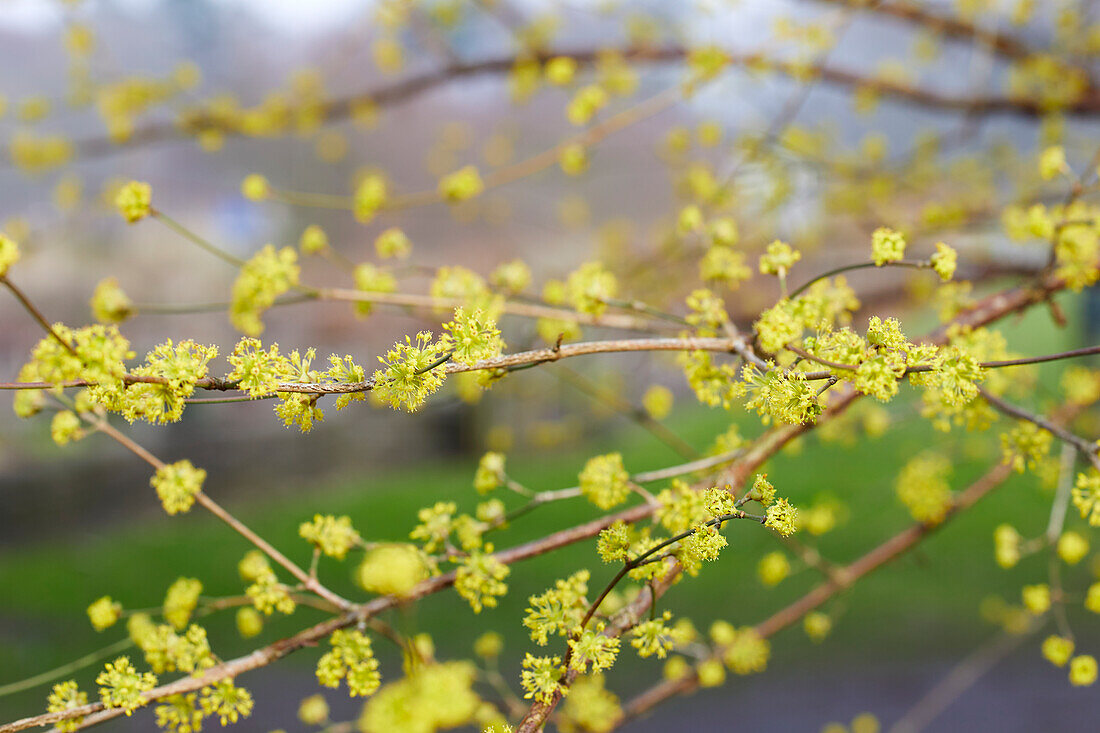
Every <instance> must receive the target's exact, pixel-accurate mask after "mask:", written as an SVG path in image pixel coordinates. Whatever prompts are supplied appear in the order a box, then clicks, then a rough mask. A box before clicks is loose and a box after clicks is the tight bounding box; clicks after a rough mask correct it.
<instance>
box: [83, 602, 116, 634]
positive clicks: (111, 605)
mask: <svg viewBox="0 0 1100 733" xmlns="http://www.w3.org/2000/svg"><path fill="white" fill-rule="evenodd" d="M120 618H122V604H121V603H118V602H117V601H112V600H111V597H110V596H103V597H102V598H99V599H98V600H96V601H95V602H94V603H93V604H92V605H90V606H88V619H89V620H90V621H91V622H92V627H93V628H94V629H95V630H96V631H103V630H104V629H107V628H110V627H111V626H114V625H115V622H117V621H118V620H119V619H120Z"/></svg>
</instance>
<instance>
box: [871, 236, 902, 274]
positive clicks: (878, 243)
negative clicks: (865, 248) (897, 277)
mask: <svg viewBox="0 0 1100 733" xmlns="http://www.w3.org/2000/svg"><path fill="white" fill-rule="evenodd" d="M904 256H905V237H904V236H903V235H902V234H901V233H900V232H897V231H894V230H893V229H890V228H888V227H879V228H878V229H876V230H875V231H873V232H872V233H871V259H872V260H874V262H875V265H876V266H878V267H882V266H883V265H885V264H887V263H889V262H897V261H898V260H900V259H901V258H903V257H904Z"/></svg>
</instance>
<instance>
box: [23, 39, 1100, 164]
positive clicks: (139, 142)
mask: <svg viewBox="0 0 1100 733" xmlns="http://www.w3.org/2000/svg"><path fill="white" fill-rule="evenodd" d="M688 50H689V49H687V48H684V47H681V46H668V47H664V48H657V49H654V48H650V47H637V48H635V47H628V48H625V49H621V51H620V53H621V54H622V55H623V56H624V57H625V58H627V59H628V60H630V61H632V62H635V63H670V62H679V61H682V60H683V59H684V58H685V57H686V56H687V53H688ZM599 54H600V51H599V50H594V49H567V48H562V49H553V50H549V51H544V52H540V53H537V54H534V55H533V56H532V58H535V59H536V60H538V61H540V62H545V61H547V60H549V59H550V58H553V57H556V56H569V57H571V58H573V59H574V60H576V61H577V63H578V64H581V65H591V64H593V63H595V61H596V59H597V57H598V55H599ZM516 60H517V57H515V56H512V55H506V56H498V57H493V58H488V59H482V60H480V61H472V62H463V63H456V64H451V65H448V66H445V67H443V68H440V69H438V70H435V71H429V72H425V73H422V74H418V75H416V76H411V77H408V78H406V79H402V80H401V81H398V82H394V83H390V84H387V85H383V86H380V87H378V88H375V89H372V90H369V91H365V92H361V93H357V94H352V95H348V96H345V97H338V98H334V99H330V100H327V101H324V102H321V103H318V104H317V105H316V109H317V114H318V115H319V116H320V117H321V118H322V119H324V120H325V121H327V122H329V123H331V122H338V121H341V120H343V119H347V118H348V117H350V116H352V114H353V113H354V111H355V110H356V109H357V108H358V107H359V106H360V105H362V104H363V103H366V102H370V103H373V104H374V105H376V106H378V107H391V106H396V105H398V104H400V103H403V102H406V101H409V100H411V99H414V98H415V97H417V96H419V95H420V94H423V93H426V92H428V91H431V90H433V89H436V88H438V87H440V86H443V85H446V84H449V83H451V82H454V81H458V80H462V79H468V78H472V77H476V76H485V75H494V74H504V73H507V72H509V71H510V70H511V69H512V68H513V67H514V66H515V64H516ZM731 63H733V64H734V65H736V66H742V67H750V68H755V69H761V68H765V69H771V70H773V71H775V72H778V73H782V74H786V75H792V76H798V77H799V78H802V79H805V78H807V77H808V76H809V77H814V76H816V77H818V78H820V79H821V80H822V81H825V82H828V83H831V84H836V85H839V86H843V87H849V88H862V89H868V90H872V91H876V92H878V93H880V94H882V95H885V96H888V97H892V98H895V99H897V100H899V101H904V102H909V103H912V104H916V105H919V106H924V107H930V108H934V109H942V110H948V111H957V112H966V113H968V114H1016V115H1024V116H1030V117H1035V116H1040V115H1042V114H1044V113H1045V112H1047V111H1049V110H1046V109H1045V108H1044V107H1043V105H1042V104H1041V103H1040V102H1039V101H1037V100H1032V99H1026V98H1014V97H1007V96H986V97H968V96H951V95H946V94H941V93H939V92H936V91H933V90H930V89H926V88H923V87H919V86H913V85H909V84H902V83H899V82H893V81H887V80H883V79H876V78H874V77H870V76H866V75H864V74H862V73H859V72H855V71H849V70H845V69H841V68H837V67H834V66H828V65H816V66H815V65H811V66H809V67H807V66H805V65H802V64H798V63H795V62H789V61H783V60H776V59H771V58H769V57H767V56H764V55H762V54H759V53H751V54H732V55H731ZM1097 110H1100V93H1098V92H1097V90H1096V89H1094V88H1092V87H1090V89H1089V90H1088V92H1087V93H1086V94H1084V95H1083V96H1082V97H1081V98H1080V99H1078V100H1077V101H1076V102H1075V103H1074V104H1072V105H1070V106H1068V107H1067V108H1066V109H1064V110H1063V111H1064V112H1065V113H1066V114H1071V115H1079V114H1090V113H1094V112H1096V111H1097ZM208 130H216V131H218V132H222V133H224V134H226V135H231V136H237V135H241V134H243V133H242V132H241V130H239V129H238V128H237V127H236V125H235V124H234V122H233V121H232V120H231V119H226V118H224V117H220V116H218V115H215V114H212V113H210V112H204V111H200V112H194V113H192V114H190V115H189V116H186V117H185V118H183V119H181V120H177V121H173V122H165V123H154V124H149V125H147V126H145V127H142V128H139V129H137V130H135V131H134V132H133V134H131V135H130V137H128V138H127V139H126V140H125V141H123V142H121V143H120V142H119V141H117V140H113V139H111V138H110V137H108V136H105V135H104V136H95V137H88V138H84V139H82V140H77V141H75V142H74V143H73V149H74V157H75V158H79V159H92V158H101V157H105V156H107V155H111V154H114V153H115V152H120V151H123V150H131V149H134V148H138V147H144V146H147V145H152V144H155V143H161V142H167V141H172V140H180V139H186V138H187V137H189V136H194V135H198V134H200V133H202V132H204V131H208ZM6 164H7V165H10V162H8V163H6Z"/></svg>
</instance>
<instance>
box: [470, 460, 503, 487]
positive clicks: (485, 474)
mask: <svg viewBox="0 0 1100 733" xmlns="http://www.w3.org/2000/svg"><path fill="white" fill-rule="evenodd" d="M505 479H506V476H505V474H504V454H503V453H498V452H496V451H489V452H488V453H486V454H485V455H483V456H482V457H481V460H480V461H478V464H477V471H476V473H474V489H476V490H477V493H479V494H488V493H489V492H490V491H492V490H493V489H496V488H497V487H499V486H501V485H502V484H503V483H504V481H505Z"/></svg>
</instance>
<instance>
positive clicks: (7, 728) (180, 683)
mask: <svg viewBox="0 0 1100 733" xmlns="http://www.w3.org/2000/svg"><path fill="white" fill-rule="evenodd" d="M1063 287H1064V282H1063V281H1062V280H1060V279H1058V278H1054V277H1053V276H1050V275H1045V276H1044V277H1043V278H1042V279H1040V280H1039V281H1038V282H1036V283H1034V284H1029V285H1027V286H1024V287H1018V288H1014V289H1011V290H1008V291H1005V292H1002V293H997V294H995V295H992V296H990V297H988V298H986V299H985V300H983V301H981V302H980V303H978V304H977V305H976V306H975V307H974V308H972V309H971V310H970V311H968V312H967V313H965V314H962V315H961V316H959V317H958V318H957V319H956V320H955V323H958V324H961V325H967V326H971V327H978V326H983V325H987V324H988V323H991V322H993V321H995V320H997V319H999V318H1003V317H1004V316H1007V315H1009V314H1011V313H1014V312H1017V311H1019V310H1021V309H1024V308H1027V307H1029V306H1030V305H1033V304H1034V303H1036V302H1041V301H1043V300H1045V299H1047V298H1049V297H1050V295H1051V294H1053V293H1054V292H1056V291H1058V290H1060V289H1062V288H1063ZM945 333H946V326H945V327H943V328H941V329H940V330H939V331H937V332H936V333H935V334H933V338H936V339H942V338H944V335H945ZM563 348H564V347H563ZM857 397H858V395H857V394H856V393H854V392H850V391H849V392H848V393H846V394H842V396H841V398H840V400H839V401H838V402H837V403H835V404H834V405H833V406H831V407H830V408H829V409H828V410H826V412H825V413H824V414H823V415H821V416H820V417H819V420H820V421H825V420H828V419H831V417H833V416H835V415H837V414H839V413H840V412H841V411H843V410H844V409H846V407H847V406H848V405H849V404H851V402H853V401H854V400H855V399H857ZM807 429H808V426H804V425H784V426H780V427H776V428H772V429H771V430H769V431H767V432H766V433H764V434H763V435H762V436H761V437H760V438H758V439H757V440H756V441H754V443H753V445H752V446H751V447H750V448H749V449H747V450H746V452H745V454H744V455H743V456H742V457H741V458H740V459H738V460H737V461H736V462H735V463H734V464H733V465H732V466H730V467H729V468H728V469H727V470H726V472H725V473H724V474H723V475H722V476H720V477H719V479H718V481H717V482H716V483H718V484H719V485H720V484H723V483H730V484H731V485H736V486H738V487H739V486H741V485H743V483H744V480H745V478H746V477H747V476H748V475H749V474H751V473H752V472H754V471H755V470H756V469H757V468H758V467H759V466H760V465H762V464H763V463H764V461H766V460H767V459H768V458H770V457H771V456H772V455H773V454H774V453H776V452H777V451H778V450H779V449H781V448H782V447H783V446H784V445H786V443H787V442H789V441H790V440H792V439H794V438H795V437H797V436H798V435H801V434H802V433H803V432H805V431H806V430H807ZM994 471H1008V467H1007V466H1005V465H1001V466H998V467H997V468H996V469H994ZM991 473H992V472H991ZM974 488H975V487H974V486H972V487H971V489H970V490H968V492H966V493H964V494H963V495H960V497H959V499H958V501H959V502H961V501H963V499H964V498H965V497H966V496H967V494H969V493H971V492H973V490H974ZM973 500H974V501H976V500H977V498H976V497H975V498H974V499H973ZM652 512H653V508H652V507H651V506H650V505H648V504H642V505H639V506H636V507H632V508H629V509H626V510H623V511H620V512H617V513H616V514H612V515H607V516H604V517H601V518H598V519H595V520H592V521H590V522H587V523H585V524H582V525H578V526H575V527H571V528H568V529H564V530H560V531H558V532H555V533H553V534H551V535H549V536H547V537H544V538H542V539H539V540H534V541H532V542H528V543H526V544H523V545H519V546H517V547H514V548H511V549H509V550H504V551H502V552H499V553H497V554H496V558H497V559H498V560H500V561H501V562H503V563H505V564H511V563H513V562H518V561H520V560H524V559H528V558H531V557H535V556H538V555H542V554H544V553H547V552H550V551H552V550H555V549H558V548H560V547H564V546H566V545H569V544H572V543H574V542H579V541H581V540H585V539H590V538H592V537H594V536H596V535H597V534H599V532H600V531H602V530H603V529H605V528H606V527H607V526H609V525H610V524H612V523H614V522H615V521H624V522H637V521H640V520H641V519H644V518H645V517H648V516H650V515H651V514H652ZM908 531H909V532H911V531H912V530H908ZM903 535H905V533H903ZM895 541H896V538H895V539H894V540H891V541H889V542H895ZM889 542H888V543H887V544H889ZM880 547H881V546H880ZM872 552H875V551H872ZM857 562H858V561H857ZM853 565H854V564H853ZM852 567H853V566H851V565H850V566H848V572H849V573H850V572H851V570H852ZM865 572H870V569H868V570H866V571H865ZM674 575H676V574H675V573H672V572H670V573H668V574H667V575H666V577H667V578H668V580H669V581H670V582H672V581H673V580H675V578H673V577H672V576H674ZM454 580H455V573H454V572H453V571H452V572H450V573H446V574H444V575H439V576H436V577H434V578H430V579H428V580H425V581H423V582H421V583H420V584H418V585H417V586H416V587H415V588H413V589H412V591H411V592H410V594H409V595H408V596H406V597H405V598H404V599H401V600H398V599H395V598H394V597H392V596H384V597H381V598H376V599H374V600H372V601H370V602H368V603H365V604H362V605H360V606H358V607H357V608H356V609H355V611H354V612H349V613H345V614H344V615H342V616H339V617H336V618H333V619H329V620H327V621H325V622H322V623H320V624H316V625H314V626H312V627H310V628H308V629H305V630H303V631H301V632H299V633H298V634H295V635H294V636H292V637H289V638H287V639H282V640H280V641H277V642H275V643H273V644H271V645H269V646H267V647H263V648H261V649H258V650H256V651H254V652H252V653H251V654H248V655H246V656H243V657H238V658H237V659H233V660H230V661H227V662H223V663H222V664H220V665H217V666H215V667H212V668H211V669H209V670H207V671H206V672H205V673H204V674H203V676H202V677H198V678H196V677H188V678H184V679H181V680H176V681H175V682H171V683H168V684H166V685H161V686H159V687H157V688H154V689H153V690H150V691H149V692H146V693H144V697H145V700H146V701H147V702H152V701H154V700H159V699H162V698H164V697H167V696H169V695H173V694H178V693H182V692H192V691H195V690H198V689H200V688H201V687H203V686H205V685H208V684H213V683H215V682H217V681H219V680H223V679H229V678H232V677H235V676H237V675H238V674H241V673H243V672H247V671H250V670H253V669H257V668H259V667H263V666H266V665H267V664H270V663H271V662H274V661H276V660H278V659H280V658H282V657H283V656H286V655H287V654H289V653H291V652H293V651H295V650H297V649H300V648H302V647H304V646H312V645H314V644H315V643H316V642H317V641H319V640H320V639H323V638H325V637H326V636H328V635H329V634H331V633H332V632H333V631H335V630H337V629H341V628H346V627H348V626H351V625H354V624H356V623H359V622H360V621H361V620H365V619H369V618H371V617H373V616H375V615H377V614H379V613H382V612H383V611H386V610H388V609H390V608H393V607H395V606H397V605H399V603H404V602H409V601H414V600H417V599H419V598H423V597H424V596H427V595H431V594H433V593H437V592H439V591H441V590H443V589H445V588H447V587H449V586H451V585H453V583H454ZM834 583H835V581H834ZM829 585H831V584H826V587H828V586H829ZM819 592H820V591H819V590H815V591H812V592H811V593H819ZM645 595H646V594H645V593H643V594H642V595H641V596H639V597H640V598H641V597H644V596H645ZM823 601H824V599H823V600H822V602H823ZM814 607H816V606H814ZM788 608H789V607H788ZM809 610H812V608H811V609H807V612H808V611H809ZM784 612H786V613H787V614H788V615H789V613H790V611H789V610H787V609H785V611H784ZM784 612H780V613H784ZM796 620H797V619H788V620H787V623H788V624H789V623H793V622H794V621H796ZM769 622H770V623H771V624H772V625H774V624H775V623H776V621H775V617H773V618H772V619H769V621H767V622H765V624H767V623H769ZM762 626H763V625H762ZM759 628H760V627H758V630H759ZM764 628H765V629H767V628H768V627H766V626H765V627H764ZM777 630H778V628H775V629H774V630H773V631H772V633H774V631H777ZM689 679H693V678H689ZM666 684H675V685H679V684H683V683H682V682H680V681H678V682H676V683H666ZM696 684H697V682H696ZM679 691H680V690H678V689H674V690H668V691H667V694H665V692H666V690H665V689H664V687H663V686H658V687H657V688H653V689H652V690H650V692H649V693H646V695H648V696H650V697H653V696H655V695H663V696H662V697H660V699H654V701H653V703H652V704H656V703H657V702H660V700H663V699H665V698H666V697H668V696H671V695H673V694H677V692H679ZM652 704H650V705H648V706H647V707H645V708H643V709H648V707H652ZM633 709H634V708H631V707H629V706H628V711H629V710H633ZM643 709H640V710H639V711H638V712H641V711H642V710H643ZM122 714H123V712H122V710H121V709H119V708H113V709H110V710H106V709H104V707H103V704H102V703H91V704H88V705H85V706H82V707H80V708H74V709H72V710H68V711H65V712H62V713H46V714H43V715H37V716H33V717H30V718H24V719H22V720H17V721H14V722H12V723H8V724H6V725H3V726H0V733H15V731H20V730H25V729H27V728H32V727H36V726H42V725H50V724H53V723H57V722H59V721H61V720H69V719H72V718H77V717H83V716H88V717H87V718H86V719H85V721H84V723H83V724H82V725H83V726H85V727H86V726H89V725H94V724H96V723H99V722H102V721H104V720H109V719H111V718H115V717H118V716H119V715H122Z"/></svg>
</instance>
